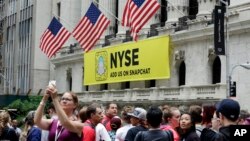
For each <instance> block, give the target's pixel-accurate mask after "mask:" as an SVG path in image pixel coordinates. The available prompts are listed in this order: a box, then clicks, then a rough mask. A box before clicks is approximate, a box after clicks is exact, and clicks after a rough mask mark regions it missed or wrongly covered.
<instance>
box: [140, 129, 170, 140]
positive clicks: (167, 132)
mask: <svg viewBox="0 0 250 141" xmlns="http://www.w3.org/2000/svg"><path fill="white" fill-rule="evenodd" d="M139 133H141V139H142V141H144V137H145V135H146V134H147V131H140V132H139ZM164 133H166V134H167V138H168V139H167V140H166V141H174V135H173V133H172V131H171V130H164Z"/></svg>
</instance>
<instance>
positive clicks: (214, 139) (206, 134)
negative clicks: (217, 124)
mask: <svg viewBox="0 0 250 141" xmlns="http://www.w3.org/2000/svg"><path fill="white" fill-rule="evenodd" d="M200 140H201V141H222V137H221V134H220V133H219V132H215V131H213V130H212V129H209V128H204V129H203V130H202V131H201V136H200Z"/></svg>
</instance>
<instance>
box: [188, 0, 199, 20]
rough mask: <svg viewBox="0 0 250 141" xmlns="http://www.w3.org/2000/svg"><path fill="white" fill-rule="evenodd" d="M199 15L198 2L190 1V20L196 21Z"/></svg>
mask: <svg viewBox="0 0 250 141" xmlns="http://www.w3.org/2000/svg"><path fill="white" fill-rule="evenodd" d="M197 13H198V1H197V0H190V1H189V19H191V20H192V19H195V18H196V15H197Z"/></svg>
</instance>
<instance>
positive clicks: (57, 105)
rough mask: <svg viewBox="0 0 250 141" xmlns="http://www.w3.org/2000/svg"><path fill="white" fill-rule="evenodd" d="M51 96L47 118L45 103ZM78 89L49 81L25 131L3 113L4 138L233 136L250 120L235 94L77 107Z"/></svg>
mask: <svg viewBox="0 0 250 141" xmlns="http://www.w3.org/2000/svg"><path fill="white" fill-rule="evenodd" d="M49 98H51V99H52V105H51V106H49V108H48V110H47V111H48V112H49V115H50V118H47V117H45V116H44V115H45V114H44V110H45V104H46V103H47V101H48V99H49ZM78 104H79V103H78V97H77V95H76V94H75V93H73V92H65V93H64V94H63V95H62V96H61V97H59V96H58V95H57V89H56V87H55V86H48V87H47V88H46V91H45V93H44V96H43V98H42V100H41V102H40V104H39V105H38V107H37V109H36V110H35V111H30V112H29V113H28V115H27V116H26V118H25V119H24V123H25V124H24V127H23V128H22V130H21V129H20V128H18V127H17V121H16V120H11V118H10V115H9V114H8V112H1V113H0V140H1V141H2V140H9V141H229V140H230V130H229V126H230V125H239V124H240V125H250V114H249V113H248V111H246V110H240V105H239V103H238V102H237V101H235V100H233V99H223V100H221V101H220V102H218V103H216V104H212V103H207V104H203V105H191V106H189V107H187V106H184V105H182V106H178V107H175V106H170V105H163V106H154V105H152V106H150V107H148V108H146V109H144V108H143V107H134V106H131V105H128V106H124V107H123V108H122V109H121V111H118V106H117V104H116V103H114V102H111V103H108V104H107V105H106V107H103V106H101V105H99V104H98V103H92V104H90V105H88V106H84V107H82V108H81V109H80V110H78V107H79V105H78Z"/></svg>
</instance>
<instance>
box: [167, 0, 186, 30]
mask: <svg viewBox="0 0 250 141" xmlns="http://www.w3.org/2000/svg"><path fill="white" fill-rule="evenodd" d="M167 1H168V3H167V13H168V20H167V21H166V25H171V24H174V23H178V19H179V18H180V17H183V16H187V15H188V6H189V0H167Z"/></svg>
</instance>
